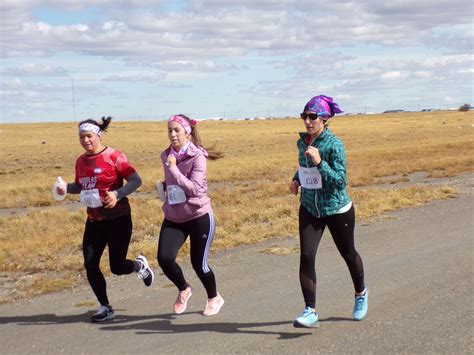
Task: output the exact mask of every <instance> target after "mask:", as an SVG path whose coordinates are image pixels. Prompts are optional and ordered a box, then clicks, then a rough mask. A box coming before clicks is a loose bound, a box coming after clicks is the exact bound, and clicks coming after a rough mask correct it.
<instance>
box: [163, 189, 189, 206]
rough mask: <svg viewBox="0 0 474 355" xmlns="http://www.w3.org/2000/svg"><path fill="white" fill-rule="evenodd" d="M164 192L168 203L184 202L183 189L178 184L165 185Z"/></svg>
mask: <svg viewBox="0 0 474 355" xmlns="http://www.w3.org/2000/svg"><path fill="white" fill-rule="evenodd" d="M166 194H167V195H168V203H169V204H170V205H176V204H178V203H183V202H186V195H185V193H184V190H183V189H182V188H181V187H179V186H178V185H169V186H168V185H167V186H166Z"/></svg>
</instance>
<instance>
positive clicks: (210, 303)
mask: <svg viewBox="0 0 474 355" xmlns="http://www.w3.org/2000/svg"><path fill="white" fill-rule="evenodd" d="M223 305H224V299H223V298H222V296H221V295H220V294H217V296H216V297H214V298H210V299H208V300H207V304H206V308H205V309H204V311H203V312H202V314H204V315H205V316H213V315H214V314H217V313H219V311H220V309H221V307H222V306H223Z"/></svg>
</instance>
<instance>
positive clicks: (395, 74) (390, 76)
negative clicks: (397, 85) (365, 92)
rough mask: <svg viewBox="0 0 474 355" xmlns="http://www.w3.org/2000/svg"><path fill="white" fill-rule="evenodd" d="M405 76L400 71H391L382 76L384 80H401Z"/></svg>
mask: <svg viewBox="0 0 474 355" xmlns="http://www.w3.org/2000/svg"><path fill="white" fill-rule="evenodd" d="M402 76H403V73H402V72H400V71H390V72H387V73H383V74H382V75H380V78H381V79H382V80H400V79H401V78H402Z"/></svg>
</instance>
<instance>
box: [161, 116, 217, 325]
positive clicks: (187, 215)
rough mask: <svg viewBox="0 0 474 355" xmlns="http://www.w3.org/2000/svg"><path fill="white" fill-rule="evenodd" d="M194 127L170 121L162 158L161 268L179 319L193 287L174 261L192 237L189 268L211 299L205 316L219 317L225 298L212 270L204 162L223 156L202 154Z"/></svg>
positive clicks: (175, 118) (210, 220)
mask: <svg viewBox="0 0 474 355" xmlns="http://www.w3.org/2000/svg"><path fill="white" fill-rule="evenodd" d="M196 123H197V122H196V121H195V120H191V119H190V118H189V117H187V116H185V115H181V114H180V115H175V116H172V117H171V118H170V119H169V121H168V138H169V140H170V143H171V144H170V146H169V147H168V148H167V149H166V150H164V151H163V152H162V153H161V161H162V162H163V169H164V174H165V179H164V183H163V190H164V191H165V194H164V203H163V211H164V214H165V220H164V221H163V223H162V225H161V231H160V237H159V240H158V263H159V265H160V267H161V269H162V270H163V272H164V274H165V275H166V277H168V278H169V279H170V280H171V281H172V282H173V283H174V284H175V285H176V287H177V288H178V291H179V293H178V297H177V299H176V301H175V303H174V307H173V310H174V312H175V313H176V314H181V313H183V312H184V311H185V310H186V306H187V302H188V300H189V298H190V297H191V294H192V288H191V286H190V285H189V284H188V283H187V282H186V279H185V278H184V275H183V272H182V270H181V268H180V266H179V265H178V264H177V263H176V257H177V255H178V251H179V249H180V248H181V247H182V246H183V244H184V242H185V241H186V239H187V238H188V236H189V237H190V241H191V264H192V266H193V269H194V271H195V272H196V274H197V275H198V277H199V279H200V280H201V282H202V284H203V285H204V288H205V289H206V292H207V297H208V300H207V304H206V307H205V308H204V311H203V314H204V315H206V316H210V315H214V314H217V313H218V312H219V310H220V309H221V307H222V306H223V304H224V299H223V298H222V297H221V295H220V294H219V293H218V292H217V288H216V280H215V277H214V272H213V271H212V270H211V268H210V267H209V265H208V257H209V251H210V248H211V243H212V240H213V238H214V231H215V226H216V224H215V221H214V216H213V214H212V208H211V201H210V199H209V197H208V196H207V180H206V161H207V159H211V160H215V159H218V158H220V157H221V156H222V154H221V153H220V152H214V151H211V150H209V152H207V151H206V149H204V147H203V146H202V144H201V140H200V138H199V134H198V131H197V129H196Z"/></svg>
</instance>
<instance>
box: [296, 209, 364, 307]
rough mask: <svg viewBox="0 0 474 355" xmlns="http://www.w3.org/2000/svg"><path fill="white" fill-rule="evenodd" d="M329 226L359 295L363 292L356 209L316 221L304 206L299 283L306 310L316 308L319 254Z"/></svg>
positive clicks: (301, 223)
mask: <svg viewBox="0 0 474 355" xmlns="http://www.w3.org/2000/svg"><path fill="white" fill-rule="evenodd" d="M326 226H327V227H328V228H329V231H330V232H331V235H332V239H333V240H334V243H335V244H336V247H337V249H338V251H339V253H340V254H341V256H342V257H343V258H344V260H345V262H346V264H347V266H348V268H349V272H350V274H351V278H352V282H353V283H354V289H355V291H356V292H362V291H363V290H364V288H365V285H364V268H363V265H362V259H361V257H360V255H359V253H358V252H357V251H356V249H355V245H354V227H355V212H354V206H352V207H351V209H350V210H349V211H347V212H344V213H341V214H334V215H331V216H328V217H323V218H316V217H314V216H312V215H311V214H310V213H309V212H308V211H307V210H306V209H305V208H304V207H303V206H300V210H299V232H300V248H301V249H300V272H299V274H300V284H301V290H302V292H303V298H304V300H305V303H306V307H311V308H315V306H316V266H315V265H316V252H317V250H318V245H319V242H320V241H321V237H322V236H323V232H324V229H325V228H326Z"/></svg>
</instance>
